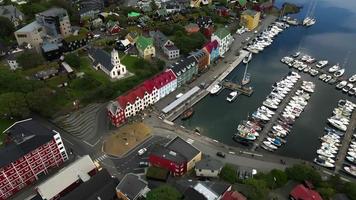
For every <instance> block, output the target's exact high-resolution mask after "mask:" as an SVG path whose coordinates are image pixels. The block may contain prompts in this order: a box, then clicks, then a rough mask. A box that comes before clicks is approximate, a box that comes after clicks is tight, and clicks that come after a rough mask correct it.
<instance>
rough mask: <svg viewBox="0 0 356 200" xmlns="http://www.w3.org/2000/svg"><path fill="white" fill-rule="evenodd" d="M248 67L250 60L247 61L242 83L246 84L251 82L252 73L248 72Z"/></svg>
mask: <svg viewBox="0 0 356 200" xmlns="http://www.w3.org/2000/svg"><path fill="white" fill-rule="evenodd" d="M247 68H248V62H247V63H246V67H245V72H244V76H243V78H242V81H241V85H246V84H248V83H249V82H250V78H251V75H250V74H249V73H247Z"/></svg>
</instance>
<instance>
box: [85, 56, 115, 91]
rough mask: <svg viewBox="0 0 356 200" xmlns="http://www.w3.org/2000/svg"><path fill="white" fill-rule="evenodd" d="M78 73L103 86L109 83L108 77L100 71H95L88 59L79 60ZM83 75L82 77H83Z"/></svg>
mask: <svg viewBox="0 0 356 200" xmlns="http://www.w3.org/2000/svg"><path fill="white" fill-rule="evenodd" d="M79 71H81V72H84V73H85V75H87V76H91V77H92V78H94V79H96V80H97V81H100V82H101V83H103V84H106V83H109V82H110V80H109V77H108V76H107V75H106V74H105V73H104V72H103V71H101V70H95V69H94V68H93V64H92V62H91V60H90V58H88V57H86V56H83V57H81V58H80V68H79ZM85 75H84V76H85Z"/></svg>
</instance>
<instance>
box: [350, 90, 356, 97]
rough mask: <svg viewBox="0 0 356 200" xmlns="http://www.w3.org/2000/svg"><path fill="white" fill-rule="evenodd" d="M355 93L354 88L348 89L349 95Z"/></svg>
mask: <svg viewBox="0 0 356 200" xmlns="http://www.w3.org/2000/svg"><path fill="white" fill-rule="evenodd" d="M355 94H356V88H351V89H350V90H349V95H351V96H353V95H355Z"/></svg>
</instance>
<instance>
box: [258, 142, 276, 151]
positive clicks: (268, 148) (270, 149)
mask: <svg viewBox="0 0 356 200" xmlns="http://www.w3.org/2000/svg"><path fill="white" fill-rule="evenodd" d="M261 147H262V148H263V149H265V150H267V151H270V152H273V151H275V149H272V148H270V147H268V146H266V145H264V144H262V145H261Z"/></svg>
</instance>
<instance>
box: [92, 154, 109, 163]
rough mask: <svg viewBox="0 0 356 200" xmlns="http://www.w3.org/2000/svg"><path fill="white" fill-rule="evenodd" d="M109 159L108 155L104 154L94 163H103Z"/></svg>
mask: <svg viewBox="0 0 356 200" xmlns="http://www.w3.org/2000/svg"><path fill="white" fill-rule="evenodd" d="M107 157H108V155H106V154H104V155H101V156H100V157H97V158H96V159H95V160H94V162H102V161H103V160H105V159H106V158H107Z"/></svg>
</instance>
